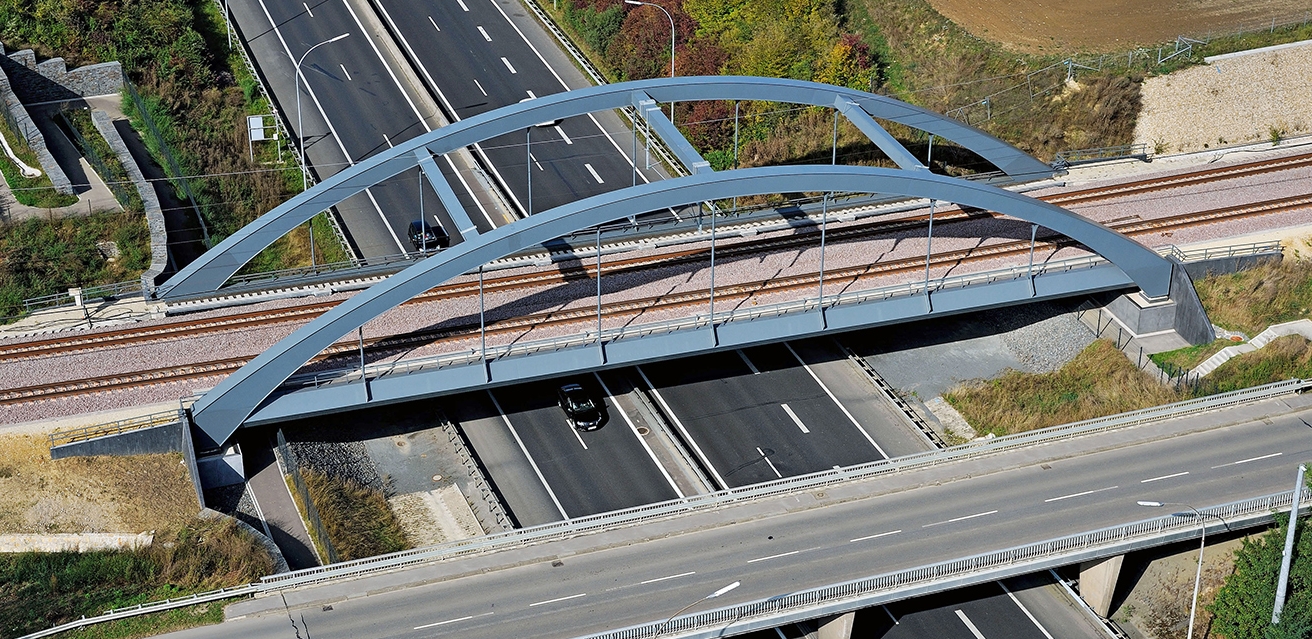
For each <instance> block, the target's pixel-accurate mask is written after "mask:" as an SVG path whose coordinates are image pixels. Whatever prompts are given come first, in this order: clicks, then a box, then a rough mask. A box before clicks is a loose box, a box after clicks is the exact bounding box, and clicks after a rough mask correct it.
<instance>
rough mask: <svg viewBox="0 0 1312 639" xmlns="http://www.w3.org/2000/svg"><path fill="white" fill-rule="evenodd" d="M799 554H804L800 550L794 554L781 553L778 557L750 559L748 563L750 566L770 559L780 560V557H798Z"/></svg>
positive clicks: (793, 552)
mask: <svg viewBox="0 0 1312 639" xmlns="http://www.w3.org/2000/svg"><path fill="white" fill-rule="evenodd" d="M799 552H802V551H800V550H794V551H792V552H785V553H779V554H777V555H770V556H769V557H757V558H756V559H748V560H747V563H749V564H754V563H756V562H758V561H766V560H768V559H778V558H780V557H788V556H791V555H796V554H797V553H799Z"/></svg>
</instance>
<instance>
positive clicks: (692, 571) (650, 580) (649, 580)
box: [638, 570, 697, 586]
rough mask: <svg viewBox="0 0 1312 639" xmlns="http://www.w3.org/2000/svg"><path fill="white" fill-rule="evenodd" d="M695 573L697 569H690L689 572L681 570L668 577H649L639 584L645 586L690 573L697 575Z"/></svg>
mask: <svg viewBox="0 0 1312 639" xmlns="http://www.w3.org/2000/svg"><path fill="white" fill-rule="evenodd" d="M695 574H697V571H695V570H690V571H688V572H681V573H679V574H677V575H670V576H668V577H657V578H655V579H648V580H647V581H640V582H638V585H639V586H645V585H647V584H654V583H656V582H658V581H668V580H670V579H678V578H679V577H687V576H688V575H695Z"/></svg>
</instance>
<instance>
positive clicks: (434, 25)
mask: <svg viewBox="0 0 1312 639" xmlns="http://www.w3.org/2000/svg"><path fill="white" fill-rule="evenodd" d="M428 22H429V23H430V24H432V25H433V28H434V29H437V30H438V31H441V30H442V27H439V26H437V20H434V19H433V16H428Z"/></svg>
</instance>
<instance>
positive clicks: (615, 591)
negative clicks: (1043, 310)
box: [177, 400, 1312, 639]
mask: <svg viewBox="0 0 1312 639" xmlns="http://www.w3.org/2000/svg"><path fill="white" fill-rule="evenodd" d="M1281 401H1288V400H1281ZM1191 419H1192V420H1193V422H1191V423H1198V422H1201V421H1206V420H1210V419H1211V417H1209V416H1198V417H1194V418H1191ZM1266 422H1270V423H1266ZM1140 428H1141V429H1143V428H1147V427H1140ZM1147 432H1153V433H1156V432H1166V427H1165V426H1163V427H1162V428H1153V429H1151V430H1150V431H1147ZM1143 433H1145V431H1144V430H1139V431H1136V433H1131V434H1130V435H1135V436H1138V434H1143ZM1310 434H1312V431H1309V429H1308V428H1307V426H1305V425H1304V423H1303V422H1302V421H1301V420H1300V419H1299V415H1298V414H1293V415H1282V416H1277V417H1274V418H1268V419H1266V420H1259V421H1252V422H1248V423H1243V424H1239V425H1236V426H1229V427H1224V428H1215V429H1212V430H1206V431H1202V432H1195V433H1192V434H1185V435H1177V436H1173V437H1166V438H1164V439H1157V440H1154V441H1149V442H1146V443H1138V444H1133V445H1127V446H1124V447H1119V448H1112V449H1110V450H1103V451H1101V452H1095V453H1090V454H1083V455H1078V456H1075V457H1069V458H1062V459H1047V460H1046V461H1044V460H1045V454H1044V453H1045V451H1046V452H1047V453H1049V454H1057V453H1058V452H1060V451H1082V450H1088V449H1096V448H1098V446H1099V445H1100V444H1099V442H1107V441H1109V440H1110V439H1114V438H1110V437H1107V436H1103V437H1101V438H1100V439H1099V440H1098V441H1091V438H1086V439H1085V440H1074V441H1071V442H1065V443H1062V444H1057V445H1051V446H1048V447H1040V448H1028V449H1022V450H1018V451H1014V452H1011V453H1005V454H1003V455H1000V456H997V457H994V458H985V459H981V460H975V461H971V462H963V463H961V464H958V465H957V466H956V467H955V468H953V469H950V470H951V472H952V473H953V474H955V475H957V476H966V474H967V473H971V476H968V477H967V478H965V479H959V480H955V481H947V482H943V483H941V485H933V484H932V483H930V484H924V483H923V482H924V481H925V480H920V481H921V482H922V485H920V486H919V487H916V488H912V489H908V490H901V491H894V492H887V493H884V494H877V495H873V496H868V497H865V498H859V499H851V500H828V501H826V502H825V507H823V508H805V507H804V506H805V505H806V504H807V503H813V501H814V500H816V499H817V498H818V499H821V500H826V498H825V497H817V496H816V495H814V494H811V493H807V494H804V495H799V496H796V497H790V498H786V499H778V500H774V501H773V502H771V503H768V504H764V503H763V504H757V505H752V506H753V507H752V508H751V510H752V511H755V512H759V514H760V515H761V517H760V518H756V519H750V520H743V519H742V517H744V516H745V515H746V511H743V512H742V513H740V514H737V515H735V514H734V512H725V513H722V514H720V515H718V516H721V517H724V518H726V519H728V518H732V519H729V520H731V521H737V522H738V523H735V524H732V525H727V526H719V527H711V528H706V527H702V528H700V529H697V530H695V531H691V532H684V533H682V534H669V533H667V534H666V535H665V536H660V537H659V538H654V539H651V540H649V541H645V542H642V543H626V544H620V545H617V546H612V547H610V548H606V549H603V550H595V551H591V552H581V551H583V550H584V549H585V548H586V547H587V546H586V544H582V545H580V544H579V543H577V542H558V543H556V544H546V545H544V546H540V547H537V548H536V549H535V552H536V553H537V554H538V555H539V556H540V555H541V554H544V553H545V554H548V555H552V554H554V555H555V556H558V557H559V560H557V561H555V562H528V563H523V564H520V565H517V566H515V567H511V568H505V569H501V570H486V569H485V568H475V566H485V567H486V566H488V561H487V560H472V561H471V562H468V563H466V564H462V562H444V563H441V564H435V565H431V566H425V567H422V568H418V569H415V570H416V571H417V573H416V574H423V575H427V576H428V578H429V579H433V580H437V581H433V582H430V583H428V584H425V585H422V586H416V587H411V588H405V589H402V590H392V591H388V592H378V593H377V594H373V595H369V596H366V597H359V598H353V599H349V600H347V599H346V596H347V595H348V594H349V593H357V594H358V593H359V592H361V591H367V590H369V589H371V588H381V587H384V585H385V583H387V579H385V578H383V577H380V578H377V579H378V580H379V581H378V582H377V583H372V584H371V582H370V580H366V581H363V582H351V583H349V584H340V585H330V586H324V587H322V588H320V589H318V591H317V592H316V591H315V589H311V590H302V591H293V592H289V593H287V601H288V604H289V605H290V606H291V607H292V608H291V610H292V612H293V613H294V614H295V615H300V614H304V618H305V620H306V621H307V623H308V624H309V627H310V629H311V630H313V631H314V634H315V636H318V637H322V638H324V639H331V638H335V637H356V636H361V635H369V636H396V637H425V636H432V634H433V633H434V630H433V629H434V628H439V627H440V628H441V632H458V633H460V635H461V636H462V637H504V636H516V637H561V636H573V635H577V634H584V633H588V632H595V631H600V630H604V629H608V628H614V627H622V626H625V625H629V624H633V623H639V622H648V621H652V620H654V619H659V618H661V617H663V616H664V614H666V611H673V610H678V609H679V608H680V607H682V606H683V605H685V604H686V603H687V602H688V599H689V594H690V593H691V594H693V595H694V596H698V595H699V594H700V593H709V592H711V591H713V590H715V589H717V588H719V587H720V586H723V585H724V584H727V583H730V582H732V581H736V580H739V581H741V582H742V586H741V587H740V588H738V589H737V590H735V591H733V592H732V593H730V594H728V595H725V596H724V597H723V599H722V600H717V602H716V603H717V605H732V604H735V603H741V602H746V601H754V600H759V599H764V598H768V597H772V596H776V595H779V594H782V593H787V592H793V591H796V590H799V589H804V588H810V587H816V586H820V585H824V584H829V583H836V582H841V581H844V580H848V579H854V578H860V577H863V576H867V575H871V574H878V573H882V572H888V571H893V570H898V569H903V568H910V567H914V566H919V565H925V564H927V563H931V562H934V561H938V560H942V559H946V558H949V557H953V556H961V555H966V554H971V553H973V552H977V551H984V550H988V549H996V548H1004V547H1008V546H1012V545H1018V544H1024V543H1030V542H1035V541H1040V540H1044V539H1049V538H1053V537H1057V536H1061V535H1065V534H1071V533H1075V532H1080V531H1086V530H1092V529H1096V528H1101V527H1104V526H1107V525H1112V524H1116V523H1125V522H1131V521H1136V520H1141V519H1145V518H1149V517H1152V516H1155V515H1158V514H1159V513H1157V512H1156V511H1152V510H1149V509H1145V508H1142V507H1139V506H1137V505H1135V501H1136V500H1138V499H1157V500H1162V501H1174V502H1187V503H1192V504H1194V505H1197V506H1200V507H1204V506H1207V505H1210V504H1217V503H1225V502H1229V501H1233V500H1237V499H1242V498H1247V497H1251V496H1256V495H1261V494H1268V493H1273V492H1278V491H1283V490H1288V488H1289V486H1288V484H1289V480H1290V477H1291V476H1292V475H1293V469H1294V466H1295V465H1296V464H1297V463H1298V462H1300V461H1304V460H1306V459H1308V458H1309V457H1310V456H1312V437H1310V436H1309V435H1310ZM1011 463H1018V464H1021V465H1020V466H1019V467H1015V468H1012V469H1010V470H1001V471H997V472H986V469H987V468H1005V467H1007V466H1008V465H1009V464H1011ZM944 470H947V469H944ZM975 472H980V473H984V474H973V473H975ZM1182 472H1184V473H1188V474H1187V475H1179V474H1178V473H1182ZM908 475H909V476H907V477H904V478H900V479H899V478H897V477H892V478H886V479H885V480H880V481H879V482H877V484H878V485H890V484H899V485H900V484H902V483H904V482H912V483H913V485H914V484H915V482H917V479H916V478H917V477H920V476H923V477H925V478H926V479H928V480H929V481H931V482H932V481H934V480H933V479H932V478H933V477H935V476H938V477H942V474H941V473H940V472H939V469H927V470H924V471H913V472H911V473H909V474H908ZM1167 475H1175V476H1174V477H1172V478H1170V479H1164V477H1166V476H1167ZM1159 478H1162V479H1159ZM868 486H869V489H871V490H877V488H876V487H875V485H869V484H868ZM826 492H828V493H837V494H842V491H841V489H840V488H839V487H835V488H831V489H828V490H827V491H826ZM796 507H802V508H801V509H797V508H796ZM744 508H747V507H746V506H745V507H744ZM660 528H662V529H665V530H669V527H668V526H660ZM876 535H882V536H878V537H876ZM578 541H586V540H578ZM489 559H491V558H489ZM502 561H503V562H504V561H508V559H503V560H502ZM520 561H522V560H520ZM493 563H495V562H493ZM462 566H467V567H462ZM469 568H474V571H473V572H472V573H469V572H468V571H469ZM466 573H468V574H466ZM460 574H464V576H459V577H457V576H455V575H460ZM444 576H449V577H447V578H445V579H444ZM395 578H396V577H392V578H389V579H395ZM334 592H336V593H339V594H338V595H334V594H333V593H334ZM325 597H327V598H328V600H331V601H333V609H332V610H321V609H320V608H321V606H320V605H313V606H310V605H306V604H308V603H309V602H314V603H316V604H318V603H320V602H323V601H325ZM339 597H340V598H339ZM259 605H260V606H263V605H264V604H262V603H261V604H259ZM285 614H286V613H283V612H282V609H281V604H280V605H279V607H278V609H277V614H267V615H258V616H253V617H248V618H246V619H242V620H237V621H234V622H229V623H225V624H222V625H219V626H213V627H208V628H200V629H195V630H189V631H185V632H183V633H177V636H185V637H219V636H231V634H232V633H234V632H237V633H240V634H242V635H243V636H270V637H271V636H274V634H275V633H285V625H284V624H286V623H287V620H286V617H285ZM435 624H443V625H442V626H437V625H435Z"/></svg>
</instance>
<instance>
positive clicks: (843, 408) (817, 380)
mask: <svg viewBox="0 0 1312 639" xmlns="http://www.w3.org/2000/svg"><path fill="white" fill-rule="evenodd" d="M784 346H785V347H786V348H787V349H788V352H789V353H792V354H793V357H795V358H797V362H798V363H799V364H801V365H802V368H805V369H806V372H807V373H808V374H809V375H811V379H814V380H815V383H817V384H819V385H820V388H821V390H823V391H824V392H825V394H826V395H828V396H829V399H832V400H834V405H835V406H838V410H841V411H843V414H844V415H847V420H848V421H850V422H852V425H853V426H856V429H857V430H859V431H861V434H862V435H865V438H866V441H868V442H870V445H871V446H874V447H875V450H877V451H879V454H880V455H882V456H883V458H884V459H888V458H889V457H888V453H886V452H884V449H883V448H880V447H879V444H876V443H875V438H874V437H871V436H870V433H867V432H866V429H865V428H863V427H862V426H861V422H858V421H856V418H855V417H853V416H852V413H849V412H847V407H846V406H844V405H843V402H840V401H838V398H837V397H835V396H834V393H833V392H832V391H830V390H829V387H828V386H825V383H824V382H822V381H820V376H819V375H816V374H815V371H813V370H811V366H810V365H809V364H807V363H806V362H805V361H803V360H802V356H801V355H798V354H797V351H795V350H793V346H792V344H789V343H788V342H784Z"/></svg>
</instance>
